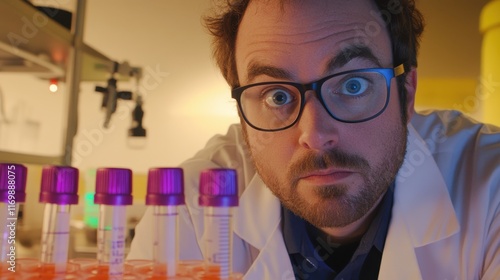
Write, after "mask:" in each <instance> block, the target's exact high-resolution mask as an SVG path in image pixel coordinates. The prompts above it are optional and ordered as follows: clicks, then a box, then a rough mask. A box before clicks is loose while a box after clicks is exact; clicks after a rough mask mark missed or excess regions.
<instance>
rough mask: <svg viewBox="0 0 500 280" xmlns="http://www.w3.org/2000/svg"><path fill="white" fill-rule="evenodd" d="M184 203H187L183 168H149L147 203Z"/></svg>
mask: <svg viewBox="0 0 500 280" xmlns="http://www.w3.org/2000/svg"><path fill="white" fill-rule="evenodd" d="M183 204H185V199H184V172H183V170H182V168H151V169H149V173H148V191H147V195H146V205H183Z"/></svg>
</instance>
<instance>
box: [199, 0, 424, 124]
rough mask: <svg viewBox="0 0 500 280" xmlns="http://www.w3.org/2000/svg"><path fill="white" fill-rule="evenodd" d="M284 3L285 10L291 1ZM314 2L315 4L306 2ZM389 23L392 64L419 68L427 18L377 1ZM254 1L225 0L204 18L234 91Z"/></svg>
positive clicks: (408, 5) (406, 4)
mask: <svg viewBox="0 0 500 280" xmlns="http://www.w3.org/2000/svg"><path fill="white" fill-rule="evenodd" d="M279 1H281V2H280V3H281V5H282V8H285V7H286V6H285V4H286V1H287V0H279ZM305 1H311V0H305ZM374 1H375V3H376V5H377V7H378V8H379V12H380V15H381V17H382V19H383V20H384V22H385V23H386V27H387V30H388V31H389V35H390V37H391V44H392V61H393V65H394V66H397V65H400V64H404V66H405V70H409V69H410V68H411V67H417V54H418V49H419V46H420V38H421V35H422V33H423V31H424V25H425V24H424V18H423V16H422V14H421V13H420V11H419V10H418V9H417V8H416V6H415V0H374ZM249 2H250V0H222V1H221V2H220V3H218V5H217V6H216V11H215V12H214V14H212V15H207V16H205V17H204V22H205V26H206V27H207V29H208V31H209V32H210V34H211V35H212V36H213V37H212V48H213V56H214V58H215V61H216V63H217V65H218V67H219V68H220V71H221V73H222V75H223V76H224V78H225V79H226V81H227V83H228V84H229V86H231V88H236V87H238V86H240V83H239V80H238V72H237V70H236V59H235V45H236V36H237V33H238V27H239V25H240V22H241V19H242V17H243V14H244V13H245V10H246V8H247V6H248V3H249ZM405 78H406V75H401V76H399V77H398V78H397V82H398V90H399V94H400V103H401V111H402V112H401V113H402V116H403V121H404V123H406V119H407V116H406V104H407V101H406V88H405Z"/></svg>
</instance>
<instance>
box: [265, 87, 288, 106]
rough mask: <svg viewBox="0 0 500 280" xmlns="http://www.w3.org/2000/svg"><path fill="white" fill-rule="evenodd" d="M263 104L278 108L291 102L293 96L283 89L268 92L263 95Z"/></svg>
mask: <svg viewBox="0 0 500 280" xmlns="http://www.w3.org/2000/svg"><path fill="white" fill-rule="evenodd" d="M264 97H265V98H264V99H265V102H266V103H267V105H269V106H271V107H280V106H283V105H286V104H288V103H290V102H292V101H293V99H294V98H293V96H292V95H291V94H290V93H289V92H287V91H285V90H283V89H273V90H268V91H267V92H266V93H265V96H264Z"/></svg>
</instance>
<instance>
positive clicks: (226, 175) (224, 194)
mask: <svg viewBox="0 0 500 280" xmlns="http://www.w3.org/2000/svg"><path fill="white" fill-rule="evenodd" d="M237 182H238V181H237V179H236V170H234V169H226V168H214V169H206V170H203V171H202V172H201V174H200V197H199V199H198V203H199V205H200V206H215V207H231V206H238V183H237Z"/></svg>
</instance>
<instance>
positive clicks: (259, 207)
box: [234, 174, 281, 250]
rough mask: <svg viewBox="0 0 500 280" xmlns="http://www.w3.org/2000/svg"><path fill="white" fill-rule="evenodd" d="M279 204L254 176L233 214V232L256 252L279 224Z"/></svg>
mask: <svg viewBox="0 0 500 280" xmlns="http://www.w3.org/2000/svg"><path fill="white" fill-rule="evenodd" d="M280 207H281V206H280V202H279V200H278V198H277V197H275V196H274V195H273V193H272V192H271V191H270V190H269V188H267V187H266V185H265V184H264V182H262V179H261V178H260V176H259V175H257V174H256V175H255V176H254V177H253V179H252V180H251V181H250V183H249V184H248V186H247V188H246V189H245V191H244V192H243V194H242V195H241V197H240V202H239V205H238V208H237V210H236V213H235V219H234V220H235V224H234V232H235V233H236V234H237V235H238V236H240V237H241V238H242V239H243V240H245V241H246V242H248V243H249V244H250V245H252V246H253V247H255V248H256V249H258V250H262V248H263V247H264V246H265V245H266V242H267V241H268V239H269V236H270V234H271V232H272V231H274V229H275V228H276V227H277V226H278V225H279V224H280V221H281V213H280Z"/></svg>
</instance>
